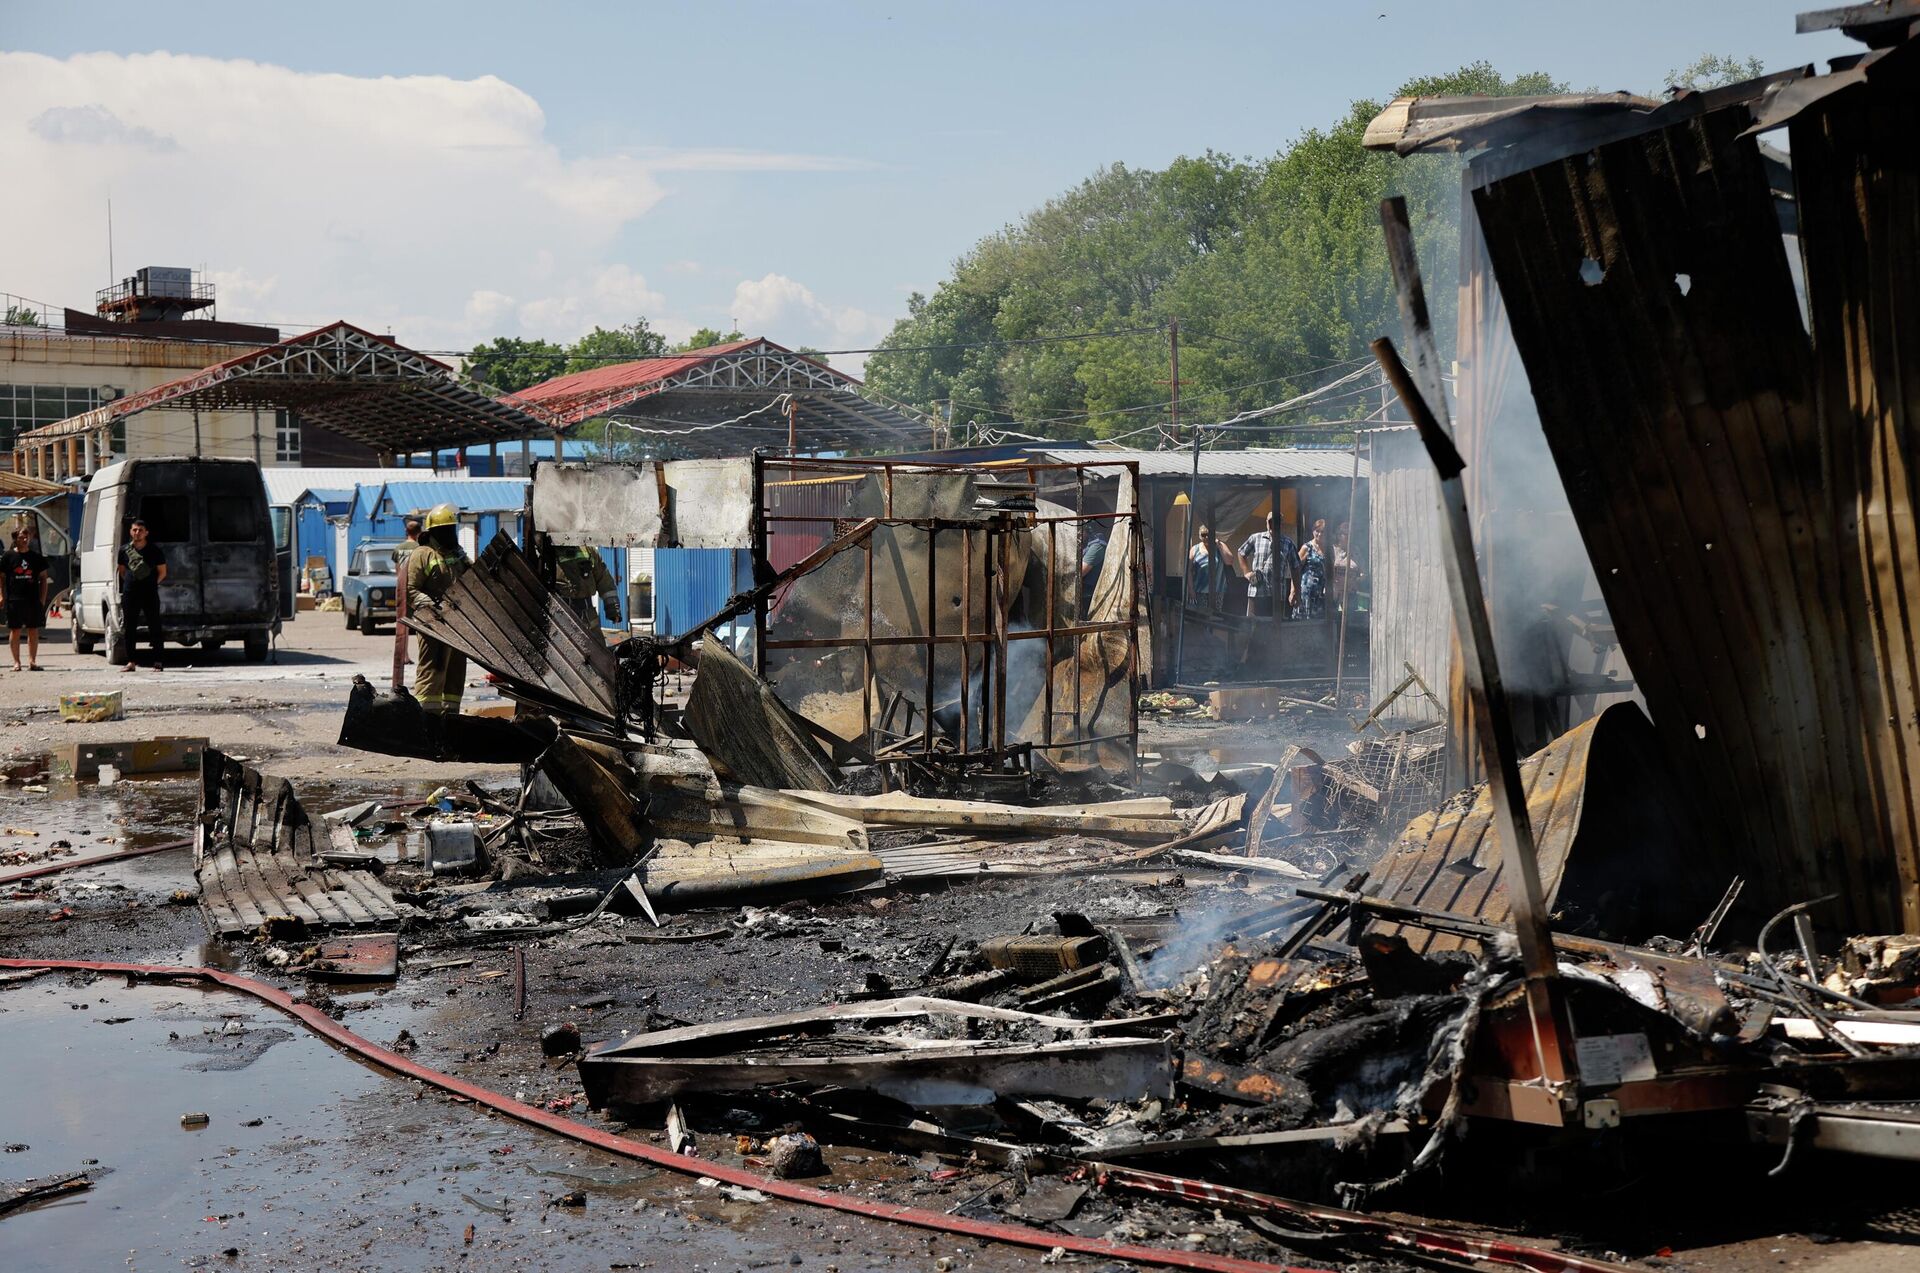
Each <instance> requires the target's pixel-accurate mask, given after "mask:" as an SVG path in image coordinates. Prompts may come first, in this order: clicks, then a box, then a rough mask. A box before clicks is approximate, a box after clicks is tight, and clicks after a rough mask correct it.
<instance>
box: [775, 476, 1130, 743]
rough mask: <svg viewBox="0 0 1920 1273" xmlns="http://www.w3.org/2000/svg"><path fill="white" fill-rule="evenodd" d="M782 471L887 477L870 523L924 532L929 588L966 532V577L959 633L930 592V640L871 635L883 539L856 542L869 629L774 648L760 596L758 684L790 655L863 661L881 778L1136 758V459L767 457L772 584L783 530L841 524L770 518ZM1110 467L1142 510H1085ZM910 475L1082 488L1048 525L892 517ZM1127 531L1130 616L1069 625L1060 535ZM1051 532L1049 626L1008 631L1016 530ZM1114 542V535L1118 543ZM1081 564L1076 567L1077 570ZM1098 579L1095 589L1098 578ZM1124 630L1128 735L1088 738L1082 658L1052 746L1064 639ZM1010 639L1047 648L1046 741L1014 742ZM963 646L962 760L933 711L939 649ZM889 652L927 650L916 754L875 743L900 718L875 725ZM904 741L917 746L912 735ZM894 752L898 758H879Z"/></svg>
mask: <svg viewBox="0 0 1920 1273" xmlns="http://www.w3.org/2000/svg"><path fill="white" fill-rule="evenodd" d="M769 467H777V468H778V469H780V470H783V472H782V474H781V478H780V479H778V480H789V481H790V480H797V479H798V478H799V477H801V476H802V475H804V474H813V475H816V476H839V477H852V476H858V475H862V474H868V473H878V474H879V475H880V477H881V492H882V513H881V516H879V517H877V518H874V519H871V520H872V523H873V526H874V527H876V528H877V527H881V526H899V527H905V528H909V529H916V530H923V531H925V532H927V536H926V549H925V557H924V563H925V564H924V575H923V576H922V577H924V578H926V579H928V580H931V579H933V578H934V577H935V567H936V566H937V564H938V560H939V557H938V551H937V543H938V538H939V534H940V532H942V531H958V532H959V534H960V552H961V555H962V569H961V575H960V580H961V582H960V588H961V597H960V631H958V632H940V631H938V627H939V621H938V607H937V606H936V605H935V604H934V600H933V596H932V594H931V592H929V593H928V595H927V613H926V623H927V631H926V632H924V633H919V634H912V635H897V636H884V635H883V636H876V635H875V634H874V631H873V618H874V606H873V578H874V537H873V536H872V535H867V536H866V537H865V539H864V541H863V542H862V543H861V544H860V545H859V550H860V551H861V552H862V553H863V554H864V557H865V563H864V571H863V585H862V592H863V596H862V598H861V604H860V619H859V626H860V632H859V633H858V634H857V635H853V636H835V637H809V638H800V639H780V640H776V639H770V638H769V637H768V634H767V622H768V606H767V603H766V599H765V598H764V597H763V598H762V599H761V600H760V602H759V604H758V605H756V607H755V609H754V647H755V650H756V651H757V654H758V665H759V670H760V673H761V675H763V676H764V675H766V674H767V657H768V655H769V654H770V653H773V652H777V651H781V650H847V649H857V650H859V651H860V652H861V660H862V671H863V691H862V703H861V726H862V731H863V734H864V741H865V743H866V745H867V749H868V751H869V754H872V755H873V756H874V757H875V759H876V760H877V761H879V762H880V763H881V767H882V769H883V771H884V769H885V768H886V767H887V765H889V764H893V763H903V762H906V761H910V760H917V761H921V762H928V761H934V760H939V761H942V762H945V763H947V764H950V765H956V766H969V765H981V766H985V767H987V768H988V769H1001V768H1004V767H1007V766H1008V765H1009V764H1012V765H1013V766H1016V767H1025V763H1026V762H1028V761H1030V758H1031V755H1032V753H1033V752H1034V751H1041V752H1051V751H1069V750H1072V749H1074V748H1079V747H1091V746H1096V745H1098V744H1101V743H1120V742H1124V743H1125V744H1126V745H1127V747H1128V750H1129V753H1132V752H1133V751H1135V750H1137V748H1138V743H1139V736H1140V721H1139V697H1140V687H1141V675H1140V637H1139V629H1138V626H1137V623H1138V618H1139V614H1140V601H1141V597H1142V595H1143V592H1142V588H1141V571H1142V560H1141V553H1142V548H1143V543H1144V541H1143V540H1142V537H1141V525H1142V519H1141V514H1140V474H1139V466H1138V465H1136V464H1134V463H1132V462H1131V461H1120V460H1106V461H1092V462H1080V463H1070V462H1065V461H1034V462H1027V463H1017V464H1010V465H994V466H992V467H990V468H988V467H983V466H981V465H978V464H938V463H929V462H927V461H925V460H914V461H905V460H892V459H884V458H882V459H867V458H841V459H820V458H815V457H802V456H778V457H774V456H765V455H756V456H755V457H754V470H753V484H754V504H755V507H756V509H757V510H758V516H756V517H755V519H754V525H753V545H752V551H753V563H754V574H755V576H756V578H769V577H771V576H772V574H773V570H772V566H771V565H770V563H769V561H768V556H767V547H768V541H769V537H770V531H771V529H772V527H773V526H775V525H815V526H817V525H820V524H823V523H824V524H825V525H826V526H828V527H829V528H831V527H832V526H833V525H834V523H835V522H836V521H838V520H840V519H836V518H833V517H826V516H821V515H817V514H812V515H806V514H790V513H773V512H770V511H769V510H768V506H767V483H768V482H769V481H770V480H775V479H771V478H770V477H769V476H768V472H767V470H768V468H769ZM1089 469H1094V470H1102V472H1101V473H1099V474H1098V476H1101V477H1107V476H1113V477H1117V478H1118V479H1119V480H1121V481H1123V482H1127V483H1130V485H1131V490H1132V493H1133V511H1131V512H1125V513H1123V512H1117V511H1116V512H1113V513H1093V512H1088V511H1086V480H1087V476H1088V474H1087V470H1089ZM896 471H899V472H906V473H916V474H920V473H971V474H974V475H976V476H991V477H992V478H995V479H1000V480H1003V481H1011V480H1015V479H1018V480H1021V481H1024V482H1026V483H1030V484H1032V485H1033V486H1035V487H1036V489H1037V487H1038V486H1039V475H1041V474H1045V473H1070V474H1071V475H1072V479H1073V483H1074V491H1073V501H1074V503H1073V512H1072V513H1071V514H1070V515H1067V516H1047V515H1044V514H1041V513H1039V512H1037V511H1027V510H1010V511H1007V512H1003V513H1000V514H998V515H997V516H994V517H990V518H953V517H900V516H896V515H895V514H894V500H893V488H894V480H893V479H894V474H895V472H896ZM1121 522H1126V523H1130V525H1129V530H1130V531H1131V537H1132V542H1133V545H1134V548H1133V552H1134V560H1133V565H1132V568H1131V569H1129V570H1128V572H1127V579H1126V595H1125V601H1124V606H1123V612H1124V613H1125V615H1126V617H1125V618H1124V619H1116V620H1109V621H1104V622H1100V621H1096V622H1077V621H1073V620H1072V619H1071V618H1069V620H1068V621H1067V622H1065V623H1063V622H1061V618H1062V616H1060V615H1058V614H1056V613H1055V605H1054V598H1055V595H1056V592H1055V577H1054V572H1055V570H1056V569H1057V567H1058V545H1059V527H1060V525H1061V524H1062V523H1071V524H1074V525H1078V526H1104V527H1108V528H1111V527H1112V526H1113V525H1116V524H1119V523H1121ZM1042 526H1044V527H1046V531H1047V538H1046V548H1047V553H1046V561H1047V563H1048V565H1047V575H1048V578H1047V587H1046V612H1045V623H1044V624H1043V625H1042V626H1040V627H1038V628H1034V629H1032V630H1030V631H1025V632H1009V631H1008V630H1007V625H1006V611H1005V604H1006V601H1007V596H1006V593H1005V587H1006V585H1005V582H1004V580H1005V578H1006V575H1007V570H1008V557H1007V554H1008V550H1009V545H1010V537H1011V535H1012V534H1013V533H1014V532H1015V531H1019V530H1029V531H1037V530H1038V529H1039V528H1040V527H1042ZM1111 540H1112V536H1111V534H1109V535H1108V541H1109V543H1111ZM976 552H978V553H981V554H982V558H981V559H982V562H983V565H984V581H985V585H986V588H987V590H988V595H987V597H986V599H985V600H986V613H987V617H988V622H987V630H986V631H981V632H976V631H974V630H973V618H972V610H973V595H972V590H973V565H974V560H975V553H976ZM1077 560H1078V559H1077V558H1076V561H1077ZM1096 582H1097V580H1096ZM1106 632H1115V633H1124V634H1125V635H1126V640H1127V727H1126V730H1125V731H1124V732H1122V733H1109V734H1095V735H1088V736H1083V735H1084V731H1085V721H1084V720H1083V719H1082V716H1081V712H1082V705H1083V704H1084V702H1085V699H1084V697H1083V694H1082V685H1081V678H1082V676H1083V671H1082V668H1081V666H1080V660H1079V659H1078V658H1075V659H1074V665H1073V677H1074V693H1073V698H1074V705H1073V711H1072V717H1073V729H1072V736H1071V737H1069V738H1066V739H1058V738H1056V737H1055V731H1054V717H1055V714H1056V713H1055V710H1054V667H1055V666H1056V661H1057V645H1058V642H1059V641H1060V640H1061V639H1063V638H1066V639H1077V638H1080V637H1086V636H1095V635H1098V634H1100V633H1106ZM1013 641H1045V642H1046V643H1047V645H1046V648H1047V659H1046V668H1045V675H1044V677H1043V682H1044V686H1045V688H1044V690H1043V691H1042V694H1043V699H1042V701H1043V707H1042V711H1041V726H1040V734H1041V736H1040V737H1039V738H1038V739H1013V740H1010V739H1009V737H1008V724H1007V700H1006V695H1007V652H1008V643H1009V642H1013ZM942 645H958V646H959V647H960V650H961V658H960V663H961V670H960V678H959V681H960V745H959V750H958V752H954V753H947V752H941V753H938V754H936V752H935V750H934V743H935V735H936V731H935V730H934V728H933V727H932V722H933V714H934V711H935V709H936V708H937V707H938V706H939V705H938V704H937V703H936V702H935V701H934V681H935V677H934V653H935V649H936V647H938V646H942ZM885 646H918V647H922V648H923V650H924V652H925V653H924V668H925V671H924V676H923V679H922V685H921V694H920V699H919V701H918V702H913V701H912V700H909V701H908V702H909V706H910V707H911V708H912V709H913V710H914V711H915V712H917V713H918V716H919V721H920V730H919V739H918V742H919V746H918V748H917V749H913V748H910V747H904V746H901V745H899V744H898V743H896V744H895V745H894V746H893V747H892V748H891V749H888V748H883V747H882V746H881V745H880V744H879V742H878V740H877V738H876V732H875V727H876V725H880V724H884V723H885V721H886V720H888V719H890V717H891V709H889V710H888V711H885V712H882V713H881V719H880V720H879V721H876V720H875V719H874V711H873V691H872V687H873V683H874V670H875V664H874V651H875V650H876V649H878V648H881V647H885ZM976 647H977V648H978V649H979V650H980V652H981V655H980V657H981V665H980V667H981V680H980V692H981V695H982V697H983V698H985V699H986V700H987V702H986V703H983V704H982V708H983V711H982V720H981V731H982V737H981V738H980V739H979V740H978V743H979V745H978V746H977V747H976V746H975V739H974V738H973V736H972V727H973V713H972V710H971V708H972V703H971V702H970V701H969V696H970V693H971V682H972V679H973V668H974V659H973V651H974V650H975V648H976ZM906 741H911V738H909V739H908V740H906ZM883 751H888V752H890V754H884V755H883V754H882V752H883Z"/></svg>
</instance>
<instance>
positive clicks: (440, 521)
mask: <svg viewBox="0 0 1920 1273" xmlns="http://www.w3.org/2000/svg"><path fill="white" fill-rule="evenodd" d="M459 516H460V515H459V513H458V512H457V511H456V510H455V509H454V507H453V505H451V504H441V505H439V506H438V507H436V508H435V509H434V510H433V511H432V512H430V513H428V514H427V520H426V522H425V526H424V530H423V531H422V534H421V536H420V546H419V547H418V548H416V549H414V550H413V551H412V552H410V553H408V554H407V569H406V574H405V575H404V576H403V578H404V579H405V583H404V585H403V586H404V587H405V588H406V590H407V612H408V613H409V614H420V613H421V612H423V611H431V610H435V609H437V608H438V606H439V604H440V599H441V598H442V597H444V596H446V595H447V589H449V588H451V587H452V586H453V581H454V580H455V579H458V578H459V577H460V575H461V574H462V573H464V572H465V570H466V568H467V558H466V554H465V553H463V552H461V551H460V538H459V528H458V526H457V525H456V522H458V520H459ZM414 638H415V640H416V642H417V643H418V644H417V646H416V648H415V652H414V658H413V697H414V698H415V699H416V700H417V701H418V702H419V704H420V706H421V707H422V708H424V709H425V710H426V711H427V713H428V714H429V715H433V716H457V715H459V714H460V698H461V696H462V695H464V694H465V693H466V690H467V656H466V655H465V654H463V653H461V652H460V651H459V650H456V649H454V648H453V647H452V646H450V645H447V644H444V643H443V642H441V641H438V640H435V639H434V638H433V637H430V636H428V635H427V634H426V633H424V632H422V631H420V630H419V629H417V628H416V629H415V630H414Z"/></svg>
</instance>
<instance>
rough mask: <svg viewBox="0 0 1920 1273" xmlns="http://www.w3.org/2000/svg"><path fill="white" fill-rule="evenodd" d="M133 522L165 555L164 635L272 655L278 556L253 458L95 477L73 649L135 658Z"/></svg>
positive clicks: (174, 463)
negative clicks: (123, 604)
mask: <svg viewBox="0 0 1920 1273" xmlns="http://www.w3.org/2000/svg"><path fill="white" fill-rule="evenodd" d="M135 518H139V519H140V520H141V521H144V522H145V523H146V524H147V533H148V535H149V536H150V537H151V539H152V541H153V542H154V543H157V544H159V545H160V546H161V548H162V550H163V551H164V553H165V555H166V565H167V577H166V582H165V584H164V585H163V586H162V587H161V588H160V629H161V633H162V635H163V636H165V638H166V639H167V640H168V641H174V642H178V643H180V644H182V645H200V646H203V647H205V648H207V649H210V650H213V649H218V648H220V646H222V645H223V644H225V643H226V642H228V641H238V642H240V644H241V646H242V648H243V649H244V650H245V651H246V656H247V658H248V659H250V660H253V661H254V662H259V661H260V660H262V659H264V658H266V657H267V651H268V649H269V648H270V643H271V641H272V638H273V636H274V635H275V634H276V633H278V632H279V631H280V620H281V609H280V601H281V598H280V589H281V581H280V573H281V572H280V562H279V557H280V553H279V551H278V547H279V546H278V544H277V543H276V530H277V527H276V525H275V522H274V519H273V518H272V516H271V515H270V514H269V512H268V509H267V493H266V488H265V486H263V485H262V483H261V480H260V466H259V465H258V464H255V463H253V462H252V461H251V460H210V459H190V458H165V459H138V460H125V461H123V462H121V463H119V464H109V465H107V466H106V467H105V468H103V469H101V470H99V471H98V472H96V473H95V474H94V475H93V477H92V479H91V480H89V481H88V483H87V496H86V506H85V511H84V513H83V514H82V516H81V523H80V543H79V545H78V547H79V555H80V572H79V577H80V582H79V585H78V587H76V588H75V590H74V604H73V645H74V649H75V650H77V651H79V652H80V653H82V654H87V653H90V652H91V651H92V650H93V649H94V647H95V646H96V645H97V644H100V643H101V642H104V643H105V644H106V647H107V658H108V659H109V660H110V661H111V662H114V663H124V662H126V661H127V660H128V656H129V654H130V652H131V642H130V640H129V633H128V632H127V631H126V629H125V626H124V625H123V623H122V621H121V618H122V617H121V614H120V587H119V579H118V572H117V568H116V567H117V561H118V555H119V551H120V545H122V544H124V543H126V542H127V527H128V526H129V525H130V524H131V523H132V522H133V520H134V519H135ZM139 635H140V636H141V637H142V638H144V636H145V633H141V634H139Z"/></svg>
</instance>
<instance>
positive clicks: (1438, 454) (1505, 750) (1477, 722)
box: [1372, 336, 1574, 1083]
mask: <svg viewBox="0 0 1920 1273" xmlns="http://www.w3.org/2000/svg"><path fill="white" fill-rule="evenodd" d="M1372 349H1373V356H1374V357H1375V358H1377V359H1378V360H1379V362H1380V367H1381V369H1382V370H1383V371H1384V372H1386V375H1387V380H1388V382H1389V383H1390V384H1392V385H1393V388H1394V392H1395V393H1397V394H1399V396H1400V401H1401V403H1402V405H1404V406H1405V407H1406V408H1407V411H1408V413H1409V414H1410V415H1411V416H1412V417H1413V424H1414V428H1415V429H1417V430H1418V431H1419V433H1420V441H1421V442H1422V443H1423V444H1424V445H1425V446H1426V448H1427V454H1428V456H1429V457H1431V458H1432V460H1433V464H1434V468H1435V469H1437V470H1438V472H1439V476H1440V520H1441V522H1442V524H1443V525H1444V526H1445V527H1446V531H1447V536H1448V546H1449V548H1450V549H1451V551H1450V552H1449V553H1447V554H1446V555H1445V557H1444V561H1445V564H1446V571H1447V590H1448V592H1449V594H1450V595H1451V596H1452V598H1453V620H1454V625H1455V627H1456V629H1457V630H1458V632H1459V635H1460V650H1461V653H1462V655H1463V656H1464V663H1465V666H1464V668H1463V669H1462V671H1463V672H1464V673H1465V676H1466V680H1467V686H1468V689H1469V691H1470V692H1471V693H1472V694H1473V696H1474V698H1475V699H1476V700H1477V702H1476V704H1475V711H1474V714H1473V715H1474V726H1475V728H1476V729H1477V731H1478V733H1479V735H1480V747H1481V750H1482V752H1483V753H1484V755H1485V756H1486V759H1487V785H1488V787H1489V789H1490V790H1491V793H1492V796H1493V807H1494V814H1495V825H1496V826H1498V827H1499V829H1500V848H1501V868H1502V876H1501V878H1502V882H1503V883H1504V884H1505V885H1506V890H1507V900H1508V904H1509V906H1510V907H1511V908H1512V911H1513V929H1514V935H1515V936H1516V937H1517V938H1518V939H1519V944H1520V963H1521V967H1522V969H1523V970H1524V972H1525V975H1526V994H1527V1007H1528V1014H1529V1016H1530V1017H1531V1018H1532V1023H1533V1038H1534V1048H1535V1050H1536V1052H1537V1053H1538V1056H1539V1059H1540V1072H1541V1073H1542V1074H1543V1075H1545V1076H1546V1078H1547V1080H1548V1082H1549V1083H1559V1082H1562V1081H1564V1080H1566V1079H1569V1078H1571V1077H1573V1074H1574V1067H1573V1064H1572V1046H1571V1044H1572V1039H1571V1035H1570V1033H1569V1032H1568V1031H1567V1030H1566V1029H1565V1028H1563V1025H1562V1020H1563V1018H1562V1017H1561V1015H1560V1011H1559V1005H1558V995H1557V993H1556V990H1555V973H1556V969H1555V965H1554V955H1553V933H1552V931H1551V930H1550V929H1549V928H1548V927H1547V909H1546V903H1545V901H1544V900H1543V897H1542V892H1541V888H1540V869H1539V862H1538V858H1537V856H1536V854H1535V852H1534V844H1533V826H1532V823H1531V821H1530V820H1529V818H1528V816H1527V796H1526V787H1525V786H1524V784H1523V783H1522V782H1521V780H1520V753H1519V745H1518V743H1517V742H1516V740H1515V738H1514V733H1513V717H1512V714H1511V712H1510V710H1509V708H1508V705H1507V688H1506V685H1505V683H1504V682H1502V681H1501V679H1500V663H1499V658H1498V656H1497V655H1496V654H1495V652H1494V648H1493V625H1492V623H1491V622H1490V621H1489V619H1488V617H1487V606H1486V596H1485V594H1484V593H1483V592H1482V590H1481V587H1480V571H1479V569H1478V568H1477V567H1476V566H1475V564H1474V555H1473V524H1472V522H1471V520H1470V519H1469V518H1468V515H1467V497H1466V488H1465V486H1464V485H1462V483H1461V481H1460V474H1461V472H1462V470H1464V469H1465V468H1466V463H1465V461H1463V460H1462V459H1461V458H1460V452H1459V451H1458V450H1456V449H1455V448H1454V445H1453V438H1452V436H1451V435H1450V434H1449V433H1448V432H1447V429H1446V427H1445V426H1444V425H1442V424H1441V423H1440V421H1439V420H1438V419H1436V418H1435V416H1434V414H1433V412H1432V410H1431V409H1429V407H1428V406H1427V402H1426V399H1425V398H1424V397H1422V396H1421V393H1420V390H1419V388H1418V387H1417V386H1415V384H1414V383H1413V376H1412V374H1411V373H1409V372H1408V371H1407V368H1406V365H1405V364H1404V363H1402V362H1401V361H1400V355H1399V354H1398V353H1396V352H1395V351H1394V348H1393V342H1392V341H1390V340H1388V339H1387V338H1386V337H1384V336H1383V337H1381V338H1380V339H1379V340H1376V341H1374V342H1373V345H1372Z"/></svg>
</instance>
